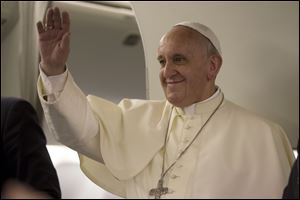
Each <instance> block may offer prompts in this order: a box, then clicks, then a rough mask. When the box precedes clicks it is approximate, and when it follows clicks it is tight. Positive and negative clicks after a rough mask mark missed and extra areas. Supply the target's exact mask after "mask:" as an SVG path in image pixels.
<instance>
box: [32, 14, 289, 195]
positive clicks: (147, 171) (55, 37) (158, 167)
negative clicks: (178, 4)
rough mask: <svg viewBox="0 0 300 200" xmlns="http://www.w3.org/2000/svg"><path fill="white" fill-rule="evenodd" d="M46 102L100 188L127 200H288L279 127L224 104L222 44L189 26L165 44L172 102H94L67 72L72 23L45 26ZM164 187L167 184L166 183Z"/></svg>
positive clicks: (164, 72) (165, 83)
mask: <svg viewBox="0 0 300 200" xmlns="http://www.w3.org/2000/svg"><path fill="white" fill-rule="evenodd" d="M37 28H38V32H39V40H40V53H41V64H40V68H41V75H40V78H39V80H38V94H39V97H40V100H41V103H42V107H43V110H44V113H45V118H46V121H47V123H48V126H49V128H50V131H51V132H52V133H53V134H54V135H55V137H56V138H57V140H58V141H60V142H61V143H63V144H65V145H67V146H69V147H70V148H72V149H74V150H76V151H78V153H79V157H80V162H81V169H82V170H83V172H84V173H85V174H86V175H87V176H88V177H89V178H90V179H91V180H92V181H94V182H95V183H96V184H98V185H99V186H101V187H103V188H104V189H106V190H108V191H110V192H112V193H114V194H117V195H120V196H122V197H125V198H281V196H282V192H283V189H284V187H285V185H286V184H287V181H288V177H289V173H290V169H291V166H292V164H293V161H294V156H293V152H292V149H291V146H290V143H289V141H288V139H287V137H286V135H285V133H284V131H283V130H282V128H281V127H280V126H278V125H277V124H275V123H273V122H270V121H268V120H267V119H264V118H261V117H259V116H257V115H256V114H253V113H251V112H249V111H247V110H245V109H243V108H241V107H239V106H237V105H235V104H234V103H232V102H230V101H228V100H226V99H224V94H223V93H222V91H221V89H220V88H219V87H217V86H216V85H215V79H216V76H217V74H218V72H219V69H220V67H221V65H222V57H221V48H220V45H219V42H218V39H217V37H216V36H215V35H214V33H213V32H212V31H211V30H210V29H209V28H208V27H206V26H204V25H201V24H199V23H191V22H183V23H180V24H177V25H175V26H174V27H173V28H172V29H171V30H170V31H169V32H168V33H166V34H165V35H164V36H163V38H162V39H161V41H160V44H159V48H158V61H159V63H160V65H161V71H160V79H161V84H162V87H163V89H164V92H165V95H166V99H167V100H161V101H151V100H132V99H124V100H122V101H121V102H120V103H119V104H118V105H115V104H113V103H111V102H109V101H106V100H104V99H101V98H99V97H95V96H87V97H86V96H85V95H84V94H83V92H82V91H81V90H80V89H79V88H78V86H77V85H76V84H75V82H74V80H73V78H72V76H71V73H70V72H69V71H68V70H67V69H66V67H65V64H66V61H67V57H68V54H69V42H70V33H69V29H70V19H69V16H68V13H66V12H63V13H62V19H61V16H60V11H59V9H58V8H55V9H52V8H51V9H49V10H48V12H47V18H46V21H45V24H43V23H41V22H39V23H38V24H37ZM159 180H161V182H159Z"/></svg>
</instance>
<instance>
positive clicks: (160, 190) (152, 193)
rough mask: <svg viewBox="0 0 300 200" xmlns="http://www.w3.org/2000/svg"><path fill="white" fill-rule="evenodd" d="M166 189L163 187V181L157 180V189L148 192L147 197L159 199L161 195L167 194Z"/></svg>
mask: <svg viewBox="0 0 300 200" xmlns="http://www.w3.org/2000/svg"><path fill="white" fill-rule="evenodd" d="M167 193H168V188H167V187H163V179H159V181H158V183H157V188H153V189H151V190H150V192H149V195H150V196H154V197H155V199H160V197H161V195H164V194H167Z"/></svg>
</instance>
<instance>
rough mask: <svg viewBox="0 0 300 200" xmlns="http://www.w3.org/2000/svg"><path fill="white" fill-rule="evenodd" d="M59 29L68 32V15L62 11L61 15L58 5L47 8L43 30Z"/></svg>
mask: <svg viewBox="0 0 300 200" xmlns="http://www.w3.org/2000/svg"><path fill="white" fill-rule="evenodd" d="M49 29H50V30H51V29H56V30H61V29H63V30H64V31H65V32H68V31H69V29H70V17H69V14H68V13H67V12H65V11H64V12H62V17H61V14H60V10H59V8H58V7H55V8H48V10H47V14H46V19H45V20H44V30H45V31H46V30H49Z"/></svg>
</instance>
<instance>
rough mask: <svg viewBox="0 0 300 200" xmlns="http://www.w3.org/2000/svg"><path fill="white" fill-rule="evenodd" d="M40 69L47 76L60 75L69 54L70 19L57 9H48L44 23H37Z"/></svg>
mask: <svg viewBox="0 0 300 200" xmlns="http://www.w3.org/2000/svg"><path fill="white" fill-rule="evenodd" d="M37 30H38V33H39V34H38V35H39V48H40V55H41V68H42V69H43V71H44V72H45V73H46V74H47V75H48V76H54V75H58V74H61V73H63V72H64V71H65V65H66V62H67V59H68V56H69V52H70V17H69V14H68V13H67V12H62V17H61V16H60V11H59V8H57V7H55V8H49V9H48V11H47V15H46V19H45V20H44V23H42V22H41V21H39V22H38V23H37Z"/></svg>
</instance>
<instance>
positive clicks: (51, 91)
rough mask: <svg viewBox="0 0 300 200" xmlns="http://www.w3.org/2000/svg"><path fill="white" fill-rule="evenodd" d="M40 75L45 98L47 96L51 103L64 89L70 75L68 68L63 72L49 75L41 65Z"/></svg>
mask: <svg viewBox="0 0 300 200" xmlns="http://www.w3.org/2000/svg"><path fill="white" fill-rule="evenodd" d="M40 76H41V79H42V82H43V86H44V92H43V94H42V95H43V98H44V99H45V97H47V101H48V102H49V103H51V102H54V101H55V100H56V99H57V98H58V97H59V95H60V93H61V92H62V91H63V88H64V86H65V83H66V80H67V76H68V68H67V69H66V71H65V72H64V73H62V74H59V75H56V76H47V75H46V74H45V73H44V72H43V70H42V68H41V66H40Z"/></svg>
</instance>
